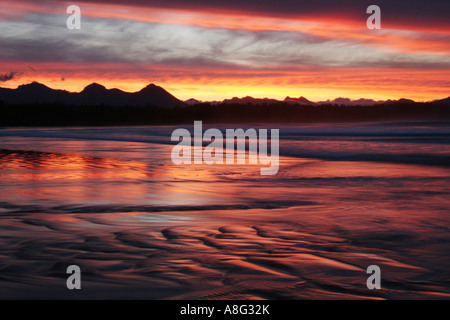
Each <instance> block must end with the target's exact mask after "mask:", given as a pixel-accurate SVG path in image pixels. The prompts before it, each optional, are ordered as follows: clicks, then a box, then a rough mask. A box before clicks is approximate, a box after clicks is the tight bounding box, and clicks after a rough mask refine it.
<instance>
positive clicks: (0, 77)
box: [0, 72, 17, 82]
mask: <svg viewBox="0 0 450 320" xmlns="http://www.w3.org/2000/svg"><path fill="white" fill-rule="evenodd" d="M16 75H17V72H9V73H4V74H0V81H1V82H6V81H9V80H12V79H14V77H15V76H16Z"/></svg>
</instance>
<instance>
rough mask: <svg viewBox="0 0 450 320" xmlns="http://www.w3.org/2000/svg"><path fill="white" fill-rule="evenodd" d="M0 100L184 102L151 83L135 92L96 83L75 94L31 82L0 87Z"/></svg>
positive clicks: (178, 104) (109, 103) (166, 105)
mask: <svg viewBox="0 0 450 320" xmlns="http://www.w3.org/2000/svg"><path fill="white" fill-rule="evenodd" d="M0 100H1V101H3V102H4V103H8V104H21V103H22V104H26V103H61V104H65V105H107V106H146V105H151V106H155V107H162V108H172V107H183V106H185V104H184V102H182V101H180V100H178V99H177V98H175V97H174V96H173V95H171V94H170V93H169V92H167V91H166V90H164V89H163V88H161V87H159V86H156V85H154V84H150V85H148V86H146V87H145V88H143V89H142V90H140V91H138V92H125V91H122V90H119V89H106V88H105V87H104V86H102V85H100V84H98V83H92V84H90V85H88V86H87V87H86V88H84V89H83V91H81V92H79V93H77V92H69V91H66V90H55V89H51V88H49V87H47V86H45V85H43V84H41V83H38V82H33V83H31V84H25V85H21V86H19V87H18V88H17V89H7V88H0Z"/></svg>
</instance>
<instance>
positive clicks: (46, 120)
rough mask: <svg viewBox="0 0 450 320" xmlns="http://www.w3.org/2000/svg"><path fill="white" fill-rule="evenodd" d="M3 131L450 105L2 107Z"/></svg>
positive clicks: (447, 108)
mask: <svg viewBox="0 0 450 320" xmlns="http://www.w3.org/2000/svg"><path fill="white" fill-rule="evenodd" d="M0 114H1V117H0V126H2V127H13V126H14V127H17V126H24V127H36V126H127V125H177V124H189V123H193V121H195V120H202V121H203V122H204V124H219V123H241V124H242V123H259V124H269V123H271V124H273V123H282V124H300V123H339V122H347V123H348V122H380V121H439V122H440V121H450V104H448V103H442V102H426V103H419V102H391V103H385V104H379V105H374V106H343V105H319V106H303V105H292V104H288V103H283V102H280V103H273V104H265V105H251V104H218V105H211V104H208V103H202V104H197V105H193V106H187V107H177V108H161V107H154V106H145V107H137V106H107V105H91V106H89V105H85V106H68V105H62V104H59V103H46V104H1V103H0Z"/></svg>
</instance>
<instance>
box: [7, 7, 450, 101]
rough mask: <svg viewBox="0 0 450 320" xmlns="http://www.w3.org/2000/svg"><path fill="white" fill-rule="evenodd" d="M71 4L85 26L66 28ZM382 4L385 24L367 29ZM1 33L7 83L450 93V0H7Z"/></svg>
mask: <svg viewBox="0 0 450 320" xmlns="http://www.w3.org/2000/svg"><path fill="white" fill-rule="evenodd" d="M130 2H131V3H133V4H132V5H131V4H130ZM71 4H75V5H78V6H79V7H80V8H81V13H82V19H81V30H69V29H67V27H66V20H67V18H68V17H69V14H67V13H66V8H67V6H69V5H71ZM371 4H376V5H378V6H379V7H380V8H381V30H369V29H368V28H367V27H366V20H367V18H368V17H369V14H367V13H366V9H367V7H368V6H369V5H371ZM0 31H1V32H0V87H8V88H16V87H17V86H18V85H21V84H25V83H30V82H32V81H38V82H41V83H44V84H46V85H47V86H49V87H51V88H55V89H56V88H57V89H66V90H69V91H81V90H82V89H83V88H84V87H85V86H86V85H88V84H90V83H92V82H98V83H101V84H103V85H105V86H106V87H107V88H119V89H122V90H125V91H138V90H140V89H141V88H143V87H145V86H146V85H148V84H149V83H155V84H157V85H160V86H162V87H164V88H165V89H166V90H168V91H169V92H171V93H172V94H173V95H175V96H176V97H177V98H179V99H182V100H186V99H189V98H195V99H199V100H222V99H225V98H231V97H235V96H237V97H244V96H247V95H250V96H253V97H259V98H263V97H269V98H276V99H284V97H286V96H291V97H299V96H305V97H306V98H308V99H310V100H313V101H320V100H326V99H334V98H337V97H348V98H352V99H358V98H371V99H375V100H385V99H398V98H410V99H414V100H417V101H429V100H434V99H442V98H446V97H448V96H450V1H448V0H441V1H437V0H432V1H417V0H409V1H387V0H375V1H374V0H370V1H365V0H350V1H336V0H315V1H311V0H308V1H303V0H277V1H273V0H271V1H269V0H207V1H206V0H203V1H202V0H194V1H186V0H164V1H163V0H155V1H153V0H148V1H144V0H138V1H126V0H115V1H106V0H105V1H101V0H98V1H94V0H77V1H71V2H67V1H58V0H42V1H28V0H14V1H4V0H0Z"/></svg>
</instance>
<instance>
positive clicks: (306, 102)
mask: <svg viewBox="0 0 450 320" xmlns="http://www.w3.org/2000/svg"><path fill="white" fill-rule="evenodd" d="M283 101H284V102H287V103H291V104H302V105H315V103H314V102H311V101H309V100H308V99H306V98H305V97H303V96H302V97H300V98H291V97H289V96H287V97H286V98H284V100H283Z"/></svg>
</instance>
